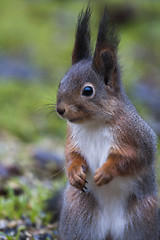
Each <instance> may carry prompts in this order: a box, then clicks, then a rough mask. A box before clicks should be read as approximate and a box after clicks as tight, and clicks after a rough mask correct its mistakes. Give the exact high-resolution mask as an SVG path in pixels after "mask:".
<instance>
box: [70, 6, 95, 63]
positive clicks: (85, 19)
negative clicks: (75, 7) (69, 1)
mask: <svg viewBox="0 0 160 240" xmlns="http://www.w3.org/2000/svg"><path fill="white" fill-rule="evenodd" d="M90 16H91V9H90V7H87V8H86V10H85V11H84V10H82V11H81V13H80V15H79V17H78V24H77V30H76V39H75V43H74V49H73V52H72V64H75V63H77V62H79V61H81V60H82V59H86V58H88V57H89V56H90V27H89V20H90Z"/></svg>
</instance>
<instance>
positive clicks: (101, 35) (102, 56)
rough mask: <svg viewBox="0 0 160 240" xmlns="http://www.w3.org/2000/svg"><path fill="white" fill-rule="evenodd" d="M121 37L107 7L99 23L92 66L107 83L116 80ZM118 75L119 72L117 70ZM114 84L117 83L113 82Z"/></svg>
mask: <svg viewBox="0 0 160 240" xmlns="http://www.w3.org/2000/svg"><path fill="white" fill-rule="evenodd" d="M118 44H119V37H118V35H117V34H116V31H115V27H114V26H113V25H112V24H111V20H110V19H109V16H108V14H107V11H106V9H105V11H104V14H103V17H102V19H101V22H100V24H99V29H98V36H97V43H96V48H95V52H94V56H93V62H92V68H93V70H94V71H96V72H97V73H98V74H100V75H102V76H103V77H104V81H105V83H106V84H108V83H109V82H111V80H113V78H112V75H114V81H115V80H116V78H115V76H116V71H117V57H116V54H117V48H118ZM117 77H118V72H117ZM112 85H115V83H114V84H112Z"/></svg>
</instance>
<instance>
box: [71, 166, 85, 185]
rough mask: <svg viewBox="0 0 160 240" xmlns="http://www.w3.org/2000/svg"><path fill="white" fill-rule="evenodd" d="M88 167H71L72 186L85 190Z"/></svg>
mask: <svg viewBox="0 0 160 240" xmlns="http://www.w3.org/2000/svg"><path fill="white" fill-rule="evenodd" d="M85 169H86V167H85V166H84V165H81V166H77V165H73V166H72V165H71V166H70V167H69V169H68V171H67V172H68V179H69V182H70V184H71V185H72V186H74V187H76V188H79V189H81V190H83V188H86V187H85V184H86V182H87V181H86V174H85Z"/></svg>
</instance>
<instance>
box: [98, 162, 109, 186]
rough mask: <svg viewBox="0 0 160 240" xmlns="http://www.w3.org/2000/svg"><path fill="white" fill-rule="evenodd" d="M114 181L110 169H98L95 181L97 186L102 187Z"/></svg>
mask: <svg viewBox="0 0 160 240" xmlns="http://www.w3.org/2000/svg"><path fill="white" fill-rule="evenodd" d="M112 179H113V175H112V173H111V171H109V169H108V170H107V169H106V168H104V167H103V166H102V167H100V168H98V169H97V170H96V172H95V175H94V181H95V183H96V185H97V186H102V185H104V184H107V183H109V182H110V181H111V180H112Z"/></svg>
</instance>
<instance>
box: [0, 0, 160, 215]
mask: <svg viewBox="0 0 160 240" xmlns="http://www.w3.org/2000/svg"><path fill="white" fill-rule="evenodd" d="M90 2H91V6H92V8H93V14H92V18H91V29H92V43H93V50H94V45H95V41H96V34H97V27H98V23H99V19H100V16H101V15H102V11H103V8H104V6H105V5H106V4H107V6H108V8H109V9H110V12H111V14H112V15H113V16H114V19H115V21H116V22H117V25H118V28H119V32H120V35H121V43H120V46H119V61H120V65H121V68H122V78H123V82H124V85H125V88H126V91H127V93H128V95H129V97H130V98H131V100H132V101H133V103H134V104H135V105H136V108H137V110H138V112H139V113H140V115H141V116H142V117H143V118H144V119H145V120H146V121H148V122H149V123H150V124H151V126H152V127H153V128H154V130H155V131H156V133H157V135H158V136H160V47H159V46H160V1H159V0H153V1H150V0H141V1H139V0H135V1H129V0H128V1H127V0H114V1H113V0H112V1H111V0H108V1H102V0H101V1H90ZM86 5H87V1H85V0H81V1H78V0H74V1H73V0H59V1H58V0H1V1H0V160H1V162H2V163H3V162H7V164H10V162H11V163H16V164H21V165H22V166H28V165H29V163H30V162H32V161H33V150H34V149H35V148H36V147H37V146H38V147H39V148H42V147H43V148H44V149H45V148H46V149H50V150H52V149H53V150H54V151H56V152H58V153H59V152H60V153H62V151H63V146H64V142H65V135H66V123H65V122H64V121H63V120H61V119H59V118H58V117H57V115H56V113H55V110H54V104H55V103H56V91H57V87H58V83H59V81H60V80H61V78H62V77H63V76H64V74H65V72H66V71H67V69H68V68H69V67H70V65H71V52H72V48H73V43H74V35H75V27H76V22H77V16H78V13H79V12H80V11H81V9H82V8H83V7H86ZM57 149H58V150H57ZM159 151H160V150H159V148H158V154H157V159H158V161H157V162H160V152H159ZM26 169H27V170H28V171H31V172H32V170H33V169H32V167H28V168H26ZM159 170H160V167H159V164H158V163H157V178H158V182H159V183H160V174H159ZM33 172H34V170H33ZM41 180H46V178H45V177H44V178H43V179H41ZM63 181H64V180H63ZM16 182H18V183H19V180H17V179H16ZM38 184H39V183H38ZM22 185H23V184H22ZM42 185H43V184H42ZM62 185H63V184H62ZM35 187H36V188H37V185H35ZM37 189H38V190H37V193H38V194H39V192H38V191H39V188H37ZM42 189H43V186H42ZM42 189H41V190H40V196H41V197H40V199H43V200H44V196H43V194H41V193H42V192H43V190H42ZM25 191H26V190H24V192H25ZM27 194H28V192H27ZM46 196H48V195H47V194H46ZM31 199H32V197H31ZM1 200H3V199H1ZM16 201H17V200H16ZM4 204H6V207H7V206H8V205H7V204H8V203H7V202H6V201H4V200H3V206H4ZM36 204H37V203H35V202H34V205H36ZM14 207H15V205H14V204H13V206H12V208H13V209H12V210H13V212H14ZM10 209H11V208H10ZM32 209H34V207H33V208H32ZM28 211H29V210H28ZM37 212H38V210H37ZM37 212H36V214H38V213H37ZM0 214H1V213H0ZM20 214H21V210H20ZM20 214H19V215H16V217H17V218H18V216H20ZM13 215H14V213H13ZM6 216H8V213H7V212H5V213H3V214H1V217H6ZM30 216H31V213H30ZM36 216H37V215H36ZM33 219H34V217H33Z"/></svg>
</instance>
